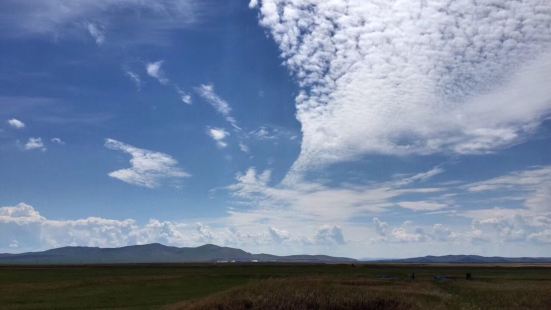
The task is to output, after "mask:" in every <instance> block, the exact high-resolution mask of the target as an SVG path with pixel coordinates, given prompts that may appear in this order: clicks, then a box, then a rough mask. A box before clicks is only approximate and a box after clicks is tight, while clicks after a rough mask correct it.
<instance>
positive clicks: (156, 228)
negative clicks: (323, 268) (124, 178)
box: [0, 203, 344, 253]
mask: <svg viewBox="0 0 551 310" xmlns="http://www.w3.org/2000/svg"><path fill="white" fill-rule="evenodd" d="M301 233H302V232H301ZM292 235H293V234H292V233H291V232H288V231H286V230H283V229H277V228H274V227H270V226H266V225H257V226H255V227H249V228H243V227H239V228H237V227H236V226H228V225H226V224H223V225H219V224H216V223H211V224H205V223H201V222H198V223H193V222H174V221H160V220H157V219H150V220H149V221H148V222H146V223H145V224H139V223H138V222H137V221H135V220H134V219H124V220H114V219H107V218H100V217H88V218H81V219H74V220H54V219H49V218H46V217H44V216H42V215H41V214H40V213H39V212H38V211H37V210H36V209H34V208H33V207H32V206H30V205H28V204H25V203H19V204H17V205H15V206H6V207H0V252H2V251H13V250H14V248H13V245H14V244H16V245H17V248H16V250H17V251H30V250H33V251H34V250H40V249H47V248H53V247H60V246H68V245H71V246H77V245H78V246H100V247H118V246H126V245H133V244H146V243H152V242H160V243H163V244H166V245H173V246H198V245H202V244H205V243H214V244H217V245H226V246H234V247H235V246H244V247H249V248H250V247H253V248H256V249H258V248H259V247H262V246H264V247H265V248H266V249H267V250H270V251H269V252H271V253H274V251H275V252H277V248H276V247H275V246H277V245H281V244H282V243H283V244H287V243H288V244H291V245H296V246H299V249H300V250H299V252H298V253H304V252H302V251H303V247H308V246H314V247H315V246H317V245H323V246H327V245H333V246H332V247H331V250H334V249H335V246H336V245H342V244H343V242H344V237H343V234H342V231H341V229H340V228H339V227H337V226H323V227H320V228H319V229H317V230H315V231H314V232H313V234H312V235H309V234H308V233H307V234H306V235H304V236H296V237H293V236H292Z"/></svg>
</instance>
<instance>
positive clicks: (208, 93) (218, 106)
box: [195, 84, 240, 129]
mask: <svg viewBox="0 0 551 310" xmlns="http://www.w3.org/2000/svg"><path fill="white" fill-rule="evenodd" d="M195 91H196V92H197V94H199V96H201V98H203V100H205V101H206V102H207V103H208V104H210V105H211V106H212V107H213V108H214V109H215V110H216V112H218V113H219V114H220V115H222V116H223V117H224V119H225V120H226V121H227V122H228V123H230V125H232V127H234V128H235V129H240V128H239V126H237V121H236V120H235V118H234V117H233V116H232V115H231V111H232V109H231V106H230V104H229V103H228V102H227V101H226V100H224V99H222V97H220V96H219V95H218V94H217V93H216V92H215V91H214V85H212V84H201V85H200V86H198V87H196V88H195Z"/></svg>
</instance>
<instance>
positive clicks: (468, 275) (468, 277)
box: [465, 272, 472, 280]
mask: <svg viewBox="0 0 551 310" xmlns="http://www.w3.org/2000/svg"><path fill="white" fill-rule="evenodd" d="M465 279H467V280H471V279H472V277H471V273H470V272H467V274H465Z"/></svg>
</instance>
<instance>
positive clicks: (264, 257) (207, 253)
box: [0, 243, 551, 265]
mask: <svg viewBox="0 0 551 310" xmlns="http://www.w3.org/2000/svg"><path fill="white" fill-rule="evenodd" d="M233 262H237V263H253V262H259V263H270V262H271V263H329V264H352V263H354V264H358V263H398V264H515V263H517V264H518V263H525V264H526V263H528V264H541V263H551V258H549V257H514V258H511V257H499V256H493V257H486V256H478V255H444V256H423V257H413V258H404V259H380V260H370V261H362V260H356V259H352V258H346V257H334V256H327V255H289V256H277V255H271V254H252V253H249V252H246V251H243V250H241V249H236V248H230V247H221V246H217V245H213V244H205V245H202V246H199V247H173V246H166V245H162V244H159V243H152V244H144V245H133V246H125V247H119V248H99V247H79V246H69V247H62V248H56V249H51V250H46V251H41V252H27V253H20V254H0V265H2V264H5V265H10V264H133V263H233Z"/></svg>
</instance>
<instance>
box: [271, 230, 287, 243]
mask: <svg viewBox="0 0 551 310" xmlns="http://www.w3.org/2000/svg"><path fill="white" fill-rule="evenodd" d="M268 232H269V234H270V237H271V238H272V240H273V241H274V242H276V243H281V242H284V241H286V240H289V239H290V236H289V232H288V231H286V230H282V229H277V228H274V227H268Z"/></svg>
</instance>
